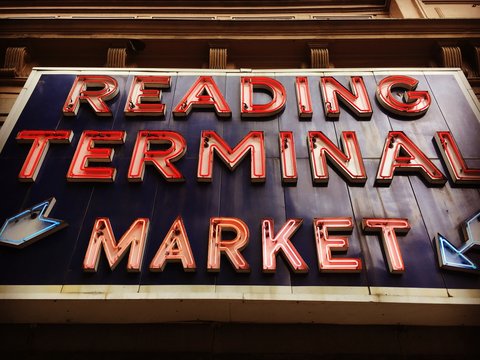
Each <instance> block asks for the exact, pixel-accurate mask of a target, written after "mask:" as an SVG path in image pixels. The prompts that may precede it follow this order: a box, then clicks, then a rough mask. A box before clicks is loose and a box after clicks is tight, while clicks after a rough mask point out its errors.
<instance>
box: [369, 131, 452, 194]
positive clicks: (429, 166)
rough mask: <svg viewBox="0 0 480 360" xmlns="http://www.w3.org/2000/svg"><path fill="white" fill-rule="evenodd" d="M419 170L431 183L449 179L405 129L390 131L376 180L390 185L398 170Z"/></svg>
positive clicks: (441, 183)
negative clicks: (406, 133) (408, 135)
mask: <svg viewBox="0 0 480 360" xmlns="http://www.w3.org/2000/svg"><path fill="white" fill-rule="evenodd" d="M397 169H398V170H400V171H407V172H419V173H420V174H421V175H422V176H423V177H424V178H425V179H426V180H427V181H428V182H430V183H431V184H439V185H443V184H445V182H446V181H447V179H446V178H445V176H443V174H442V173H441V171H440V170H438V168H437V167H436V166H435V165H434V164H433V163H432V162H431V161H430V159H429V158H428V157H427V156H426V155H425V154H424V153H423V152H422V150H420V149H419V148H418V147H417V146H416V145H415V144H414V143H413V142H412V140H410V139H409V138H408V137H407V136H406V135H405V134H404V133H403V131H390V132H389V133H388V136H387V140H386V141H385V146H384V148H383V153H382V158H381V160H380V165H379V167H378V171H377V178H376V182H377V183H378V184H387V185H389V184H390V183H391V182H392V179H393V175H394V173H395V171H396V170H397Z"/></svg>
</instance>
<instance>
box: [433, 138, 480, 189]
mask: <svg viewBox="0 0 480 360" xmlns="http://www.w3.org/2000/svg"><path fill="white" fill-rule="evenodd" d="M435 140H436V143H437V145H438V148H439V150H440V154H442V158H443V160H444V161H445V164H446V165H447V169H448V173H449V174H450V177H451V178H452V180H453V182H454V183H455V184H473V185H479V184H480V169H470V168H469V167H468V166H467V164H466V163H465V160H464V159H463V156H462V154H461V153H460V150H459V149H458V146H457V144H456V142H455V139H454V138H453V136H452V134H451V133H450V131H438V132H437V134H436V135H435Z"/></svg>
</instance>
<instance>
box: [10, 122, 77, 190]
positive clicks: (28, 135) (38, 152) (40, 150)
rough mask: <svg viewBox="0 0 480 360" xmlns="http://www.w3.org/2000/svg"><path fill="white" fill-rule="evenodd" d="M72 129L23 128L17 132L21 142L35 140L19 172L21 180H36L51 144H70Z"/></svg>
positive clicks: (18, 139)
mask: <svg viewBox="0 0 480 360" xmlns="http://www.w3.org/2000/svg"><path fill="white" fill-rule="evenodd" d="M72 138H73V132H72V131H71V130H22V131H20V132H19V133H18V134H17V141H18V142H19V143H28V142H33V143H32V146H31V147H30V151H29V152H28V155H27V158H26V159H25V162H24V163H23V166H22V169H21V170H20V173H19V174H18V180H20V181H32V182H33V181H35V179H36V178H37V175H38V172H39V170H40V167H41V166H42V163H43V160H44V159H45V156H46V155H47V151H48V147H49V145H50V144H70V142H71V141H72Z"/></svg>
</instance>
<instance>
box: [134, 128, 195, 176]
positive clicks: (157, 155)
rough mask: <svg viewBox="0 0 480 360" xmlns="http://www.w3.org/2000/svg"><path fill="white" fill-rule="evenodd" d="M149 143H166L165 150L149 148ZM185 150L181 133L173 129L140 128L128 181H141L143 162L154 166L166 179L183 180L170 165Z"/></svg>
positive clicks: (143, 168)
mask: <svg viewBox="0 0 480 360" xmlns="http://www.w3.org/2000/svg"><path fill="white" fill-rule="evenodd" d="M151 144H166V145H169V147H168V148H167V149H165V150H150V145H151ZM186 151H187V143H186V141H185V139H184V138H183V136H182V135H180V134H179V133H177V132H174V131H163V130H142V131H139V132H138V135H137V141H136V142H135V147H134V148H133V153H132V160H131V161H130V167H129V169H128V181H143V174H144V173H145V163H147V164H151V165H153V166H155V168H156V169H157V170H158V171H159V172H160V173H161V174H162V175H163V177H164V178H165V179H166V180H167V181H183V180H185V179H184V177H183V175H182V174H181V173H180V171H178V169H177V168H176V167H175V166H173V165H172V162H174V161H177V160H178V159H180V158H181V157H182V156H183V155H184V154H185V152H186Z"/></svg>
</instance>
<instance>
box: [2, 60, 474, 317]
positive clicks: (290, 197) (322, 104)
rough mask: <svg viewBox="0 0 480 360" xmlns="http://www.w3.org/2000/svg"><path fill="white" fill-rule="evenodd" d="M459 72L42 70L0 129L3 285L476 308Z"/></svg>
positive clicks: (9, 292)
mask: <svg viewBox="0 0 480 360" xmlns="http://www.w3.org/2000/svg"><path fill="white" fill-rule="evenodd" d="M467 86H468V83H467V82H466V80H465V78H464V77H463V74H461V72H458V71H455V70H443V71H439V70H436V71H432V70H412V71H406V70H398V71H397V70H388V71H386V70H372V71H365V70H361V71H357V70H348V71H347V70H343V71H333V70H328V71H316V70H315V71H314V70H311V71H304V70H301V71H300V70H299V71H271V72H266V71H263V72H256V71H223V72H219V71H207V70H202V71H175V70H171V71H167V70H109V69H78V70H77V69H37V70H34V71H33V72H32V75H31V76H30V78H29V80H28V81H27V84H26V86H25V88H24V90H23V92H22V93H21V94H20V96H19V98H18V100H17V102H16V105H15V107H14V109H13V110H12V112H11V114H10V116H9V117H8V119H7V121H6V123H5V125H4V126H3V128H2V129H1V133H0V148H1V153H0V168H1V169H2V170H1V176H0V192H1V198H2V206H1V207H0V223H1V222H3V226H2V228H1V230H0V244H1V245H3V246H0V274H1V276H0V283H1V287H0V289H1V291H0V294H1V297H2V299H3V300H4V301H5V302H6V304H10V305H11V306H13V307H14V308H15V306H18V304H19V303H18V302H15V300H16V299H20V300H28V299H30V300H31V299H40V300H42V299H43V300H45V299H55V300H62V299H63V300H65V301H66V300H67V299H81V298H86V299H88V298H89V295H87V294H92V293H95V294H97V295H98V294H101V295H100V296H101V297H102V296H103V297H112V299H117V300H118V299H119V298H122V299H124V298H127V299H142V300H145V299H149V298H151V299H157V300H158V299H163V300H165V299H166V298H170V297H173V298H175V299H183V300H185V299H197V300H199V299H203V300H204V299H209V300H211V301H217V303H218V304H224V302H225V301H226V304H227V305H226V306H227V307H229V308H230V309H229V310H228V311H229V312H230V314H231V313H232V312H231V311H232V306H233V305H232V303H230V302H229V299H234V300H245V299H251V300H259V299H265V300H270V301H278V302H280V304H282V303H284V304H286V303H287V302H288V303H289V302H290V301H294V302H296V301H299V302H301V301H306V302H307V303H313V304H317V303H318V301H327V302H336V301H337V302H339V303H342V304H344V305H345V302H346V301H347V300H346V299H348V302H349V303H350V302H353V303H356V302H358V303H363V304H365V303H368V302H372V301H374V302H377V301H378V302H383V303H389V302H391V298H390V300H389V298H388V297H387V298H382V299H380V298H379V295H388V294H395V295H396V296H397V297H396V298H395V299H396V302H399V303H400V304H402V303H406V304H411V303H413V304H423V303H430V302H433V303H438V304H442V305H445V306H447V305H448V304H450V303H451V302H452V299H451V298H452V297H453V299H457V301H456V302H455V301H453V302H454V303H455V304H457V305H458V304H462V306H463V305H465V304H469V305H472V304H473V305H478V304H479V302H480V301H479V298H480V297H479V294H478V290H479V289H480V276H479V275H478V269H479V268H480V261H479V260H480V258H479V256H478V251H477V248H478V244H479V241H480V239H478V238H476V236H478V234H479V233H480V230H479V227H478V226H477V225H476V224H477V223H479V222H478V219H479V217H478V216H479V215H478V212H479V211H480V192H479V184H480V145H479V141H478V139H479V136H480V121H479V119H480V116H479V108H478V102H477V101H476V99H475V98H474V96H472V94H471V93H469V90H468V87H467ZM462 227H463V233H464V235H465V236H464V235H463V233H462ZM172 286H173V288H172ZM92 289H93V290H92ZM172 289H173V290H172ZM199 293H200V294H201V295H198V297H197V296H196V295H195V294H199ZM41 294H43V295H41ZM112 294H114V295H112ZM119 294H121V295H119ZM342 296H343V297H342ZM412 296H413V298H412ZM426 299H427V300H426ZM432 299H433V300H432ZM219 306H220V305H219ZM220 308H221V306H220ZM233 308H234V306H233ZM279 309H280V312H281V313H284V310H285V309H286V308H283V307H282V306H280V308H279ZM476 309H477V310H475V311H478V306H477V307H476ZM77 310H78V309H77ZM197 310H198V309H197ZM190 311H193V310H190ZM219 311H221V310H219ZM241 313H242V311H239V312H238V313H237V315H238V314H241ZM254 313H255V311H254ZM195 314H196V315H195ZM199 314H202V311H201V310H198V312H197V313H195V311H193V315H191V318H202V319H210V320H211V319H216V318H215V316H213V317H212V316H210V315H208V316H207V315H205V316H201V315H199ZM164 315H165V314H164ZM377 315H378V314H377ZM17 316H18V315H17ZM31 316H33V317H35V316H34V315H31ZM259 316H260V315H259ZM60 318H61V319H63V318H62V317H61V316H60ZM260 318H262V316H260ZM281 318H282V317H281V316H279V319H281ZM468 318H470V316H469V315H468V312H467V313H466V315H465V316H464V317H462V320H459V321H465V319H468ZM9 319H10V318H9ZM11 319H12V320H16V319H18V318H16V317H15V316H13V315H12V317H11ZM125 319H127V317H125ZM168 319H170V318H168V316H163V317H160V318H158V320H162V321H163V320H168ZM172 319H175V317H173V318H172ZM177 319H183V318H182V317H181V316H180V317H178V318H177ZM248 319H249V316H244V317H242V315H238V319H237V320H245V321H248ZM325 319H327V320H328V317H325V316H323V315H322V316H320V318H315V317H313V318H312V321H320V322H321V321H324V322H325ZM372 319H373V318H372ZM378 319H379V318H378V317H377V320H372V321H373V322H379V321H380V320H378ZM220 320H225V319H224V318H221V319H220ZM229 320H232V318H230V319H229ZM284 320H285V321H305V319H302V318H300V317H297V318H295V317H294V318H287V319H284ZM125 321H126V320H125ZM130 321H132V319H130ZM144 321H145V320H144ZM250 321H252V320H250ZM253 321H254V320H253ZM329 321H330V322H331V321H333V320H329ZM344 321H346V322H349V321H350V322H354V323H356V322H358V323H362V322H368V320H365V319H364V320H362V319H360V317H359V318H358V319H355V318H354V319H350V320H341V319H339V320H338V321H336V322H344ZM405 321H406V322H409V321H411V322H413V323H415V320H414V319H413V318H412V319H411V320H405ZM327 322H328V321H327ZM380 322H381V321H380ZM397 322H398V321H397ZM400 322H402V321H401V320H400ZM429 322H430V321H429V320H420V323H429ZM433 322H435V321H433ZM439 322H441V320H439ZM454 322H455V321H454ZM467 322H468V320H467Z"/></svg>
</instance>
